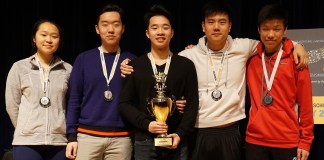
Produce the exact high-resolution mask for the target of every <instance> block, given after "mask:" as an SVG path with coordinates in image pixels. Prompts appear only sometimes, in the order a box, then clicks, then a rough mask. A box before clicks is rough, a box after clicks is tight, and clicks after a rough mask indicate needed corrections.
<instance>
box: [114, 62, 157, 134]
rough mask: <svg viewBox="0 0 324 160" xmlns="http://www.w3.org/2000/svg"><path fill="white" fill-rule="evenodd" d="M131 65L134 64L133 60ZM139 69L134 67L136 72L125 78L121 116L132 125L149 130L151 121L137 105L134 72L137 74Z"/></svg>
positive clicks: (119, 106)
mask: <svg viewBox="0 0 324 160" xmlns="http://www.w3.org/2000/svg"><path fill="white" fill-rule="evenodd" d="M130 65H132V62H131V63H130ZM133 67H134V66H133ZM137 70H139V71H140V70H141V69H140V68H136V67H134V72H133V73H132V74H131V75H129V76H127V77H126V78H125V79H124V84H123V88H122V90H121V93H120V97H119V105H118V110H119V112H120V114H121V116H122V117H123V118H124V119H125V120H126V121H127V122H128V123H130V124H131V125H132V126H134V127H135V128H137V129H140V130H145V131H147V130H148V126H149V124H150V122H151V121H150V120H149V119H147V118H146V117H147V115H146V114H145V113H143V112H141V111H140V110H139V109H138V108H137V107H136V105H138V104H137V101H136V97H137V96H136V82H135V78H134V74H136V71H137Z"/></svg>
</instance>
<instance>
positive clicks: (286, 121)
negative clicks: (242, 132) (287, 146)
mask: <svg viewBox="0 0 324 160" xmlns="http://www.w3.org/2000/svg"><path fill="white" fill-rule="evenodd" d="M298 132H299V130H298V126H297V124H296V123H295V122H294V120H292V119H290V118H289V117H288V115H287V114H286V112H284V111H279V110H266V109H259V110H258V111H257V113H256V115H255V117H254V119H252V121H251V122H250V124H249V125H248V128H247V134H249V135H253V137H255V138H259V139H266V140H284V141H287V140H288V141H289V140H298V138H299V136H298Z"/></svg>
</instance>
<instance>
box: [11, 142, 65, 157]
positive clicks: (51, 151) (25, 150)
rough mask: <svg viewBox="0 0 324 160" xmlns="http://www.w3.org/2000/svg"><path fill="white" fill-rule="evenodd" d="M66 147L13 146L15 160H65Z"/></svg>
mask: <svg viewBox="0 0 324 160" xmlns="http://www.w3.org/2000/svg"><path fill="white" fill-rule="evenodd" d="M65 147H66V146H48V145H35V146H13V159H14V160H65V159H67V158H66V157H65Z"/></svg>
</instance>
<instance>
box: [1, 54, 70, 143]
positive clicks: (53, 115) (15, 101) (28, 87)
mask: <svg viewBox="0 0 324 160" xmlns="http://www.w3.org/2000/svg"><path fill="white" fill-rule="evenodd" d="M71 69H72V66H71V65H70V64H68V63H66V62H64V61H62V60H61V59H60V58H59V57H55V59H54V63H53V64H52V65H51V66H50V71H49V85H48V86H49V88H48V93H49V98H50V100H51V103H50V106H49V107H47V108H44V107H42V106H41V105H40V104H39V100H40V98H41V97H42V96H43V95H44V93H43V90H42V85H41V80H40V73H39V68H38V65H37V62H36V60H35V56H34V55H33V56H31V57H29V58H25V59H23V60H20V61H18V62H15V63H14V64H13V66H12V67H11V69H10V71H9V74H8V77H7V83H6V95H5V98H6V110H7V112H8V114H9V117H10V119H11V122H12V124H13V126H14V127H15V133H14V138H13V143H12V144H13V145H66V142H67V139H66V135H65V133H66V131H65V128H66V124H65V108H66V93H67V90H68V80H69V76H70V73H71Z"/></svg>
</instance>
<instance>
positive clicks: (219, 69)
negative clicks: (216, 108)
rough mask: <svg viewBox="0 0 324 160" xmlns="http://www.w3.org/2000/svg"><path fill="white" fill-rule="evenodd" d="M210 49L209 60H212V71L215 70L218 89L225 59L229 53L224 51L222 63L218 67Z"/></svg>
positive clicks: (215, 81)
mask: <svg viewBox="0 0 324 160" xmlns="http://www.w3.org/2000/svg"><path fill="white" fill-rule="evenodd" d="M209 50H210V49H208V52H207V54H208V58H209V62H210V65H211V68H212V71H213V75H214V83H215V86H216V90H217V88H218V85H219V81H220V79H221V76H222V71H223V66H224V62H225V59H226V58H227V53H226V51H225V52H223V53H222V58H221V64H220V65H219V67H218V68H217V69H216V66H215V65H214V62H213V58H212V56H211V53H210V51H209Z"/></svg>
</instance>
